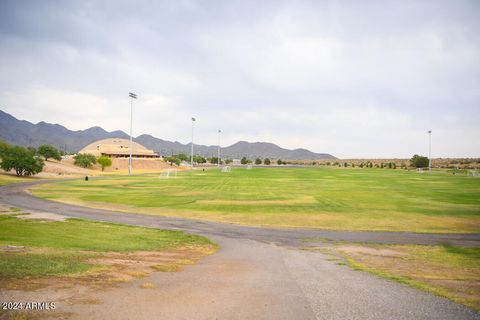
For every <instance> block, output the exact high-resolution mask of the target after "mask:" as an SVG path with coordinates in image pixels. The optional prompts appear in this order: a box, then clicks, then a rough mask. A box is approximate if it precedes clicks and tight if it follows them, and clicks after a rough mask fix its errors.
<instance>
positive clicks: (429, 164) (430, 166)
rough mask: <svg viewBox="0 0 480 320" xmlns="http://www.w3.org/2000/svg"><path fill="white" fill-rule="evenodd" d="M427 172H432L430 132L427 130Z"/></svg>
mask: <svg viewBox="0 0 480 320" xmlns="http://www.w3.org/2000/svg"><path fill="white" fill-rule="evenodd" d="M428 170H432V130H428Z"/></svg>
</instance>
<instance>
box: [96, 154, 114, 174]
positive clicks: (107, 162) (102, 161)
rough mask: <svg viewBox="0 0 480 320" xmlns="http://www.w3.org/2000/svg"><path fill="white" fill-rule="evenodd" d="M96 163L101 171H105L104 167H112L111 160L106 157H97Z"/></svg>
mask: <svg viewBox="0 0 480 320" xmlns="http://www.w3.org/2000/svg"><path fill="white" fill-rule="evenodd" d="M97 162H98V164H99V165H101V166H102V171H103V170H105V167H110V166H111V165H112V159H110V158H109V157H107V156H100V157H98V158H97Z"/></svg>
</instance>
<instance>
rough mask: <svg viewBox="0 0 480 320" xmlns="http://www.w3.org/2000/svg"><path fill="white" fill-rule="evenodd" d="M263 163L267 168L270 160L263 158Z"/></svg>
mask: <svg viewBox="0 0 480 320" xmlns="http://www.w3.org/2000/svg"><path fill="white" fill-rule="evenodd" d="M263 163H264V164H266V165H267V166H269V165H270V163H271V161H270V159H268V158H265V159H264V160H263Z"/></svg>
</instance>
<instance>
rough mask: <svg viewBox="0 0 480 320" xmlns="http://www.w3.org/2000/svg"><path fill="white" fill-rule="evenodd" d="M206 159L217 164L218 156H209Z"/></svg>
mask: <svg viewBox="0 0 480 320" xmlns="http://www.w3.org/2000/svg"><path fill="white" fill-rule="evenodd" d="M207 160H208V162H210V163H211V164H217V163H218V158H217V157H211V158H208V159H207Z"/></svg>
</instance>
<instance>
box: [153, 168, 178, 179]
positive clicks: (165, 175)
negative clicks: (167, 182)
mask: <svg viewBox="0 0 480 320" xmlns="http://www.w3.org/2000/svg"><path fill="white" fill-rule="evenodd" d="M177 171H178V170H177V169H175V168H172V169H165V170H162V171H161V172H160V175H159V176H158V178H159V179H170V178H176V177H177Z"/></svg>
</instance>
